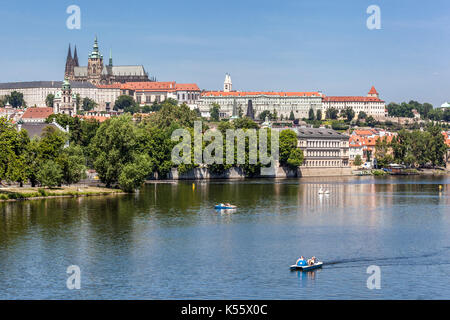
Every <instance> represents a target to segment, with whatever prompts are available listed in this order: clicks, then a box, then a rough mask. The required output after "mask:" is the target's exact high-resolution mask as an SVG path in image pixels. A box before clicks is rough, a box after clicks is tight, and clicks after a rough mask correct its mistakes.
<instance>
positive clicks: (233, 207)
mask: <svg viewBox="0 0 450 320" xmlns="http://www.w3.org/2000/svg"><path fill="white" fill-rule="evenodd" d="M236 208H237V207H236V206H231V205H230V206H227V205H224V204H218V205H216V206H215V207H214V209H216V210H230V209H236Z"/></svg>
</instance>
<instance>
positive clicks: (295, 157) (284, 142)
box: [279, 129, 303, 167]
mask: <svg viewBox="0 0 450 320" xmlns="http://www.w3.org/2000/svg"><path fill="white" fill-rule="evenodd" d="M297 143H298V139H297V134H296V133H295V132H294V131H292V130H289V129H287V130H283V131H281V132H280V139H279V144H280V149H279V150H280V151H279V153H280V165H282V166H290V167H298V166H300V165H301V164H302V163H303V151H302V150H301V149H299V148H297Z"/></svg>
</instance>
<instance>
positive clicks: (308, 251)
mask: <svg viewBox="0 0 450 320" xmlns="http://www.w3.org/2000/svg"><path fill="white" fill-rule="evenodd" d="M449 182H450V178H449V177H447V176H443V177H434V178H433V177H400V178H398V177H379V178H378V177H348V178H344V177H341V178H303V179H287V180H271V179H267V180H265V179H261V180H245V181H201V182H192V181H190V182H188V181H184V182H183V181H179V182H174V183H158V184H149V185H146V186H145V187H144V188H143V189H142V190H141V191H140V192H139V193H136V194H132V195H119V196H102V197H86V198H58V199H45V200H34V201H21V202H8V203H5V202H3V203H0V299H449V298H450V209H449V208H450V207H449V205H450V185H449ZM439 186H442V189H440V187H439ZM320 187H323V188H326V189H328V190H330V194H329V195H318V190H319V188H320ZM220 202H230V203H233V204H235V205H237V206H238V209H237V210H236V211H235V212H218V211H216V210H214V205H215V204H216V203H220ZM300 255H304V256H306V257H310V256H312V255H315V256H317V257H318V258H319V259H320V260H322V261H324V266H323V268H322V269H320V270H317V271H315V272H310V273H302V272H291V271H290V270H289V266H290V265H291V264H293V263H295V261H296V259H297V258H298V257H299V256H300ZM71 265H76V266H79V268H80V271H81V281H80V284H81V288H80V289H79V290H76V289H75V290H69V289H68V288H67V286H66V280H67V278H68V277H69V276H70V274H68V273H67V272H66V271H67V268H68V267H69V266H71ZM372 265H374V266H378V267H379V268H380V285H381V288H380V289H373V290H370V289H368V287H367V279H368V278H369V276H370V274H368V273H367V268H368V267H369V266H372Z"/></svg>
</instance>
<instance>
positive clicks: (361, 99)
mask: <svg viewBox="0 0 450 320" xmlns="http://www.w3.org/2000/svg"><path fill="white" fill-rule="evenodd" d="M323 99H324V101H325V102H384V101H383V100H381V99H379V98H375V97H359V96H346V97H344V96H342V97H324V98H323Z"/></svg>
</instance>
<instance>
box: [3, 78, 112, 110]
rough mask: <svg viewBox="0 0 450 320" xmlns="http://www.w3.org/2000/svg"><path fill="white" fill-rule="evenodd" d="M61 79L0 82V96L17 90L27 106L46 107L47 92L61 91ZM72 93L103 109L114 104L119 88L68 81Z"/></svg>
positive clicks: (55, 92)
mask: <svg viewBox="0 0 450 320" xmlns="http://www.w3.org/2000/svg"><path fill="white" fill-rule="evenodd" d="M62 86H63V81H32V82H11V83H0V97H4V96H6V95H10V94H11V92H13V91H17V92H20V93H22V94H23V99H24V100H25V103H26V104H27V106H28V107H34V106H36V107H46V104H45V99H46V98H47V96H48V95H49V94H53V95H55V96H57V94H58V92H59V91H61V88H62ZM70 86H71V90H72V93H73V94H74V95H75V96H77V95H79V96H80V98H81V100H83V99H84V98H89V99H92V100H94V101H95V102H96V103H97V104H98V109H99V111H105V110H106V109H107V107H108V106H109V105H111V104H112V105H114V102H115V101H116V99H117V97H118V96H120V94H121V91H120V88H116V87H105V88H98V87H96V86H94V85H93V84H91V83H88V82H75V81H72V82H70Z"/></svg>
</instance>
